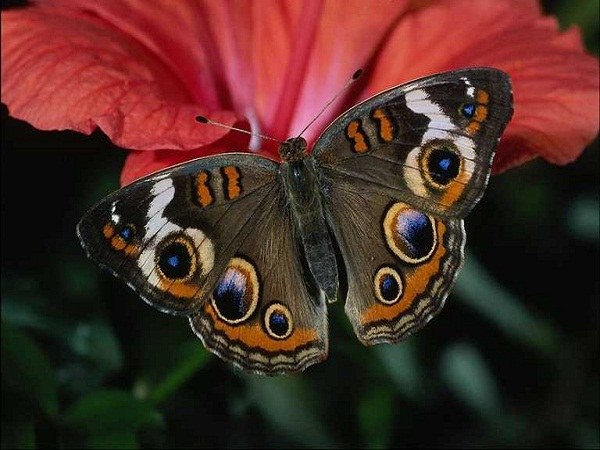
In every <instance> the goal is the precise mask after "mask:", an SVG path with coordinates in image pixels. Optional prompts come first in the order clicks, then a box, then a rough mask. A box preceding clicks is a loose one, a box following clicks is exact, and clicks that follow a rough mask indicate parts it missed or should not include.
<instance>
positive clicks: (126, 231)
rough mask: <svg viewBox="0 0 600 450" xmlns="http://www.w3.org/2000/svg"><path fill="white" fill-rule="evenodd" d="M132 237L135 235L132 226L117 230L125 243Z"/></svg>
mask: <svg viewBox="0 0 600 450" xmlns="http://www.w3.org/2000/svg"><path fill="white" fill-rule="evenodd" d="M134 235H135V228H134V227H133V225H125V226H124V227H123V228H121V229H120V230H119V236H120V237H121V238H122V239H123V240H124V241H125V242H129V241H130V240H131V239H133V236H134Z"/></svg>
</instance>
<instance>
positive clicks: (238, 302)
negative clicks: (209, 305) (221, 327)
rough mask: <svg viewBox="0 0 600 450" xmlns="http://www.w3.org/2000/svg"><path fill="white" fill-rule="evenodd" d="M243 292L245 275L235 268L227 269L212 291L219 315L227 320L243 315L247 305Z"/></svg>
mask: <svg viewBox="0 0 600 450" xmlns="http://www.w3.org/2000/svg"><path fill="white" fill-rule="evenodd" d="M245 293H246V279H245V277H244V276H243V275H242V274H241V273H239V272H237V271H235V270H232V269H228V270H227V272H225V275H224V276H223V278H221V280H220V281H219V283H218V284H217V287H216V289H215V291H214V292H213V298H214V299H215V303H216V306H217V309H218V310H219V312H220V313H221V315H222V316H224V317H226V318H227V319H229V320H239V319H241V318H242V317H244V314H245V313H246V310H247V307H248V305H247V304H246V301H245V297H244V294H245Z"/></svg>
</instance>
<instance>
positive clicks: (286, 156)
mask: <svg viewBox="0 0 600 450" xmlns="http://www.w3.org/2000/svg"><path fill="white" fill-rule="evenodd" d="M306 147H307V145H306V140H305V139H304V138H302V137H296V138H290V139H288V140H287V141H285V142H282V143H281V145H280V146H279V156H280V157H281V160H282V161H285V162H292V161H301V160H302V159H304V158H305V157H306Z"/></svg>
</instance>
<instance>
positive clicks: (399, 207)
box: [383, 202, 437, 264]
mask: <svg viewBox="0 0 600 450" xmlns="http://www.w3.org/2000/svg"><path fill="white" fill-rule="evenodd" d="M383 231H384V235H385V240H386V243H387V245H388V247H389V248H390V250H392V252H394V254H396V255H397V256H398V257H399V258H400V259H401V260H402V261H404V262H407V263H409V264H418V263H422V262H424V261H426V260H427V259H429V257H430V256H431V255H432V254H433V251H434V250H435V247H436V246H437V233H436V229H435V221H434V220H433V219H432V218H431V217H430V216H428V215H427V214H425V213H424V212H422V211H419V210H417V209H413V208H411V207H410V206H409V205H407V204H405V203H401V202H398V203H394V204H392V205H391V206H390V208H389V209H388V211H387V213H386V215H385V218H384V219H383Z"/></svg>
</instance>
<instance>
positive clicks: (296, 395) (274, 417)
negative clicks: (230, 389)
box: [244, 375, 334, 448]
mask: <svg viewBox="0 0 600 450" xmlns="http://www.w3.org/2000/svg"><path fill="white" fill-rule="evenodd" d="M244 378H245V380H246V383H247V386H248V391H249V395H250V401H251V402H252V403H253V404H254V405H255V406H256V407H257V408H258V409H259V411H260V412H261V413H262V415H263V417H264V418H265V419H266V420H267V422H268V423H269V424H270V425H271V426H272V427H273V428H275V429H277V430H279V431H281V432H282V433H283V434H285V435H286V436H287V437H288V438H289V439H290V440H292V441H294V442H296V443H298V444H302V445H306V446H309V447H316V448H331V447H332V446H333V442H334V441H333V439H332V438H331V436H330V435H329V433H328V432H327V430H326V428H325V423H324V422H323V421H322V420H320V419H319V418H318V417H317V412H316V411H317V409H318V404H314V403H311V402H310V400H309V399H310V398H311V397H312V396H311V393H310V391H309V389H308V388H307V387H306V385H305V383H304V382H303V379H302V378H301V377H300V376H289V377H277V378H265V377H259V376H253V375H244Z"/></svg>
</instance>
